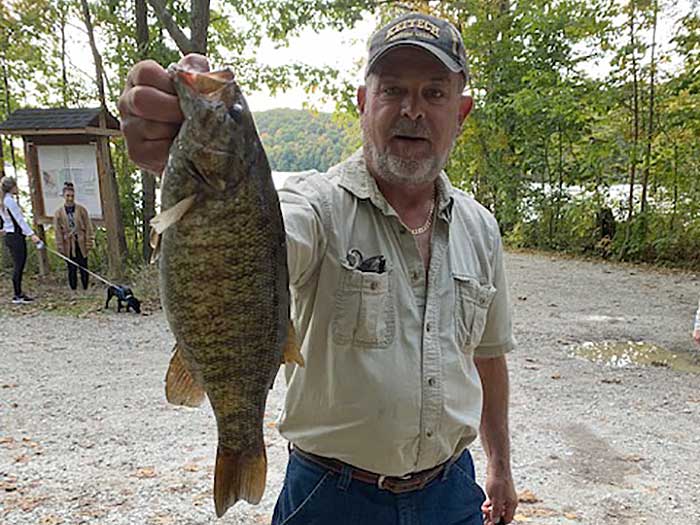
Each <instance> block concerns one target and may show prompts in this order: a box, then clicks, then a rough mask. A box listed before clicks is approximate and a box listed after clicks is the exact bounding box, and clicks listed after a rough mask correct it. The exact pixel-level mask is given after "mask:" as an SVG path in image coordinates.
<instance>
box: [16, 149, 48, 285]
mask: <svg viewBox="0 0 700 525" xmlns="http://www.w3.org/2000/svg"><path fill="white" fill-rule="evenodd" d="M22 140H23V142H24V158H25V161H26V164H27V175H28V177H29V195H30V197H31V201H32V215H33V216H34V228H33V229H34V232H35V233H36V234H37V236H38V237H39V238H40V239H41V240H42V241H43V242H44V244H46V231H45V230H44V226H43V225H42V224H39V223H38V222H37V220H36V219H37V217H40V216H42V215H45V214H46V213H45V210H44V205H43V200H42V198H41V195H40V194H39V185H38V184H37V181H38V177H39V157H38V155H37V152H36V146H35V145H34V144H33V143H32V142H29V141H28V140H26V139H25V138H24V137H22ZM37 253H38V254H39V257H38V259H39V275H40V276H42V277H45V276H47V275H48V274H49V272H50V271H51V267H50V266H49V256H48V253H47V251H46V250H38V252H37Z"/></svg>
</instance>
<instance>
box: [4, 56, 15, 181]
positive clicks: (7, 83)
mask: <svg viewBox="0 0 700 525" xmlns="http://www.w3.org/2000/svg"><path fill="white" fill-rule="evenodd" d="M1 66H2V83H3V88H4V91H5V114H6V115H7V116H8V117H9V116H10V113H12V107H11V105H10V81H9V80H8V78H7V64H6V63H5V60H4V59H3V61H2V65H1ZM7 146H8V149H9V150H10V159H11V160H12V169H13V170H14V174H15V177H17V159H16V158H15V148H14V146H13V145H12V135H8V136H7ZM0 149H2V144H1V141H0ZM0 156H2V155H0ZM2 171H3V173H5V165H4V163H3V167H2Z"/></svg>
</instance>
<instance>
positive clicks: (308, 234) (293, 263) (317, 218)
mask: <svg viewBox="0 0 700 525" xmlns="http://www.w3.org/2000/svg"><path fill="white" fill-rule="evenodd" d="M308 176H313V175H300V176H293V177H290V178H289V179H287V181H286V182H285V185H284V187H283V188H282V189H280V190H279V198H280V206H281V208H282V215H283V216H284V227H285V230H286V233H287V266H288V267H289V282H290V284H291V285H292V286H302V285H304V284H305V283H306V282H307V281H308V280H309V278H310V277H311V276H312V275H313V274H314V273H315V272H316V270H317V269H318V267H319V265H320V263H321V259H322V257H323V254H324V252H325V249H326V236H325V232H324V228H323V222H322V201H321V198H322V196H321V195H320V193H319V192H318V190H317V188H316V187H315V185H314V184H312V183H310V182H308V181H307V180H306V178H307V177H308Z"/></svg>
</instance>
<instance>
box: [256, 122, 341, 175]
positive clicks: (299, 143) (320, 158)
mask: <svg viewBox="0 0 700 525" xmlns="http://www.w3.org/2000/svg"><path fill="white" fill-rule="evenodd" d="M255 122H256V125H257V127H258V132H259V133H260V138H261V139H262V141H263V145H264V146H265V152H266V153H267V157H268V160H269V161H270V165H271V166H272V169H273V170H275V171H303V170H308V169H317V170H319V171H325V170H327V169H328V168H329V167H330V166H332V165H333V164H336V163H338V162H339V161H340V160H342V158H343V153H344V152H345V151H346V150H347V148H348V144H349V142H350V138H349V137H348V136H347V132H346V130H345V129H344V127H343V126H341V125H340V124H339V123H337V122H335V121H334V120H333V117H332V115H330V114H328V113H314V112H311V111H305V110H295V109H273V110H271V111H263V112H260V113H256V114H255Z"/></svg>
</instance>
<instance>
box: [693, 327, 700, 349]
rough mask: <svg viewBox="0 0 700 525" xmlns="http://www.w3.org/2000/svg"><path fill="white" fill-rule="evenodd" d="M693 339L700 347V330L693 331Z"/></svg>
mask: <svg viewBox="0 0 700 525" xmlns="http://www.w3.org/2000/svg"><path fill="white" fill-rule="evenodd" d="M693 339H695V344H696V345H698V346H700V328H696V329H695V330H694V331H693Z"/></svg>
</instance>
